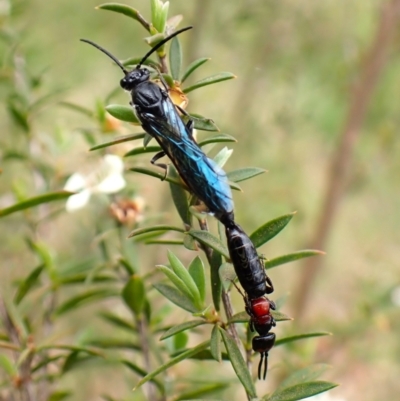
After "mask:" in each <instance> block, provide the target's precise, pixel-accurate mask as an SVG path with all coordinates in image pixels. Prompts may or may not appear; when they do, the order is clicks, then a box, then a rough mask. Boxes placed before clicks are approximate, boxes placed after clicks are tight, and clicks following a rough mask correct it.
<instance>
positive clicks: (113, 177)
mask: <svg viewBox="0 0 400 401" xmlns="http://www.w3.org/2000/svg"><path fill="white" fill-rule="evenodd" d="M125 185H126V181H125V179H124V177H123V176H122V175H121V174H116V173H114V174H110V175H108V176H107V177H106V178H104V180H103V181H101V182H100V183H99V184H98V185H96V187H95V188H93V190H94V191H96V192H102V193H104V194H114V193H116V192H119V191H121V189H122V188H124V187H125Z"/></svg>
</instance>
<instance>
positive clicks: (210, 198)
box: [81, 27, 233, 224]
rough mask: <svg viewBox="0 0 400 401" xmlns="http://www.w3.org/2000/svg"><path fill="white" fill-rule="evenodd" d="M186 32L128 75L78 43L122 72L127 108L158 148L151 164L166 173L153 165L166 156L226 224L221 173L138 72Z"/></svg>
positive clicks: (159, 91)
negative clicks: (127, 101) (129, 98)
mask: <svg viewBox="0 0 400 401" xmlns="http://www.w3.org/2000/svg"><path fill="white" fill-rule="evenodd" d="M190 28H191V27H187V28H183V29H181V30H179V31H177V32H175V33H173V34H172V35H170V36H168V37H167V38H165V39H163V40H162V41H161V42H159V43H158V44H157V45H156V46H154V47H153V48H152V49H151V50H150V51H149V52H148V53H147V54H146V55H145V56H144V57H143V59H142V60H141V62H140V63H139V64H138V65H137V67H136V68H135V69H133V70H132V71H127V70H126V69H125V67H124V66H123V65H122V64H121V63H120V62H119V61H118V60H117V59H116V58H115V57H114V56H113V55H112V54H110V53H109V52H108V51H107V50H105V49H103V48H102V47H100V46H99V45H97V44H95V43H93V42H91V41H89V40H86V39H81V40H82V41H84V42H86V43H89V44H91V45H92V46H94V47H96V48H97V49H99V50H100V51H102V52H103V53H105V54H106V55H107V56H109V57H110V58H111V59H112V60H114V62H115V63H116V64H117V65H118V66H119V67H120V68H121V69H122V71H123V72H124V74H125V77H124V78H122V79H121V82H120V84H121V87H122V88H123V89H125V90H126V91H128V92H129V93H130V95H131V105H132V106H133V108H134V110H135V113H136V115H137V117H138V119H139V120H140V123H141V124H142V127H143V129H144V130H145V131H146V132H147V133H148V134H150V135H151V136H152V137H153V138H155V139H156V141H157V142H158V144H159V145H160V146H161V148H162V152H159V153H157V154H156V155H155V156H154V157H153V159H152V160H151V163H152V164H155V165H157V166H159V167H162V168H164V169H166V165H165V164H157V163H156V161H157V160H158V159H160V158H161V157H163V156H165V155H167V156H168V157H169V158H170V160H171V161H172V163H173V164H174V166H175V168H176V169H177V171H178V173H179V175H180V177H181V178H182V180H183V181H184V182H185V184H186V185H187V187H188V189H189V190H190V191H191V192H192V193H193V194H194V195H195V196H196V197H197V198H198V199H199V200H201V201H202V202H203V203H204V205H205V206H206V207H207V209H208V211H209V212H210V213H212V214H214V215H215V217H216V218H217V219H219V220H220V221H221V222H222V223H224V224H226V223H227V222H229V221H231V220H233V201H232V194H231V189H230V186H229V183H228V178H227V176H226V174H225V172H224V171H223V170H222V169H221V168H220V167H219V166H218V165H217V164H216V163H215V162H214V161H213V160H211V159H210V158H208V157H207V156H206V155H205V154H204V152H203V151H202V150H201V149H200V148H199V146H198V145H197V143H196V142H195V140H194V139H193V135H192V130H193V122H192V121H189V122H188V123H187V124H185V123H184V122H183V120H182V119H181V117H180V115H179V113H178V110H177V108H176V106H175V105H174V104H173V102H172V101H171V99H170V97H169V95H168V92H167V90H166V88H161V87H160V86H158V85H157V84H155V83H154V82H152V81H151V80H150V71H149V70H148V69H147V68H142V64H143V63H144V61H145V60H146V59H147V58H148V57H149V56H150V54H152V53H153V52H154V51H156V50H157V49H158V48H159V47H161V46H162V45H164V44H165V43H166V42H167V41H169V40H170V39H171V38H173V37H174V36H176V35H178V34H179V33H181V32H183V31H186V30H187V29H190ZM181 111H182V110H181Z"/></svg>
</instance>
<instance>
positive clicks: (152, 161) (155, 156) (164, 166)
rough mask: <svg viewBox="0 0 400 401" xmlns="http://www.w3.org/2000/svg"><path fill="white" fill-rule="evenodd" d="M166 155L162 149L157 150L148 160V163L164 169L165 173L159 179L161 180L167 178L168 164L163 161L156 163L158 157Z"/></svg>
mask: <svg viewBox="0 0 400 401" xmlns="http://www.w3.org/2000/svg"><path fill="white" fill-rule="evenodd" d="M164 156H166V153H165V152H164V151H163V150H162V151H161V152H158V153H156V154H155V155H154V157H153V158H152V159H151V160H150V163H151V164H153V165H154V166H157V167H160V168H162V169H164V171H165V174H164V177H163V178H162V179H161V181H164V180H165V179H166V178H167V174H168V165H167V164H165V163H156V161H157V160H158V159H161V158H162V157H164Z"/></svg>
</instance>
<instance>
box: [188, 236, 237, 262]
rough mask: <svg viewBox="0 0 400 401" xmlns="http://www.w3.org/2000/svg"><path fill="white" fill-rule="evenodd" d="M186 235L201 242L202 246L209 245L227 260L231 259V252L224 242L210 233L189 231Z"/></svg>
mask: <svg viewBox="0 0 400 401" xmlns="http://www.w3.org/2000/svg"><path fill="white" fill-rule="evenodd" d="M186 234H188V235H190V236H191V237H193V238H194V239H196V240H197V241H199V242H200V243H201V244H204V245H207V246H209V247H210V248H212V249H214V250H215V251H217V252H218V253H220V254H221V255H222V256H224V257H225V258H227V259H228V258H229V252H228V249H227V248H226V246H225V244H223V242H222V241H221V240H220V239H219V238H217V237H215V236H214V235H212V234H211V233H209V232H208V231H203V230H189V231H188V232H187V233H186Z"/></svg>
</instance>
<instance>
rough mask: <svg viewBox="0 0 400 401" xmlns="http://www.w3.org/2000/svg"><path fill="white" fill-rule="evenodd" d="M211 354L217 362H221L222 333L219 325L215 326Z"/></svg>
mask: <svg viewBox="0 0 400 401" xmlns="http://www.w3.org/2000/svg"><path fill="white" fill-rule="evenodd" d="M210 352H211V355H212V356H213V358H214V359H215V360H216V361H218V362H221V360H222V351H221V333H220V332H219V328H218V325H216V324H215V325H214V327H213V329H212V332H211V340H210Z"/></svg>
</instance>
